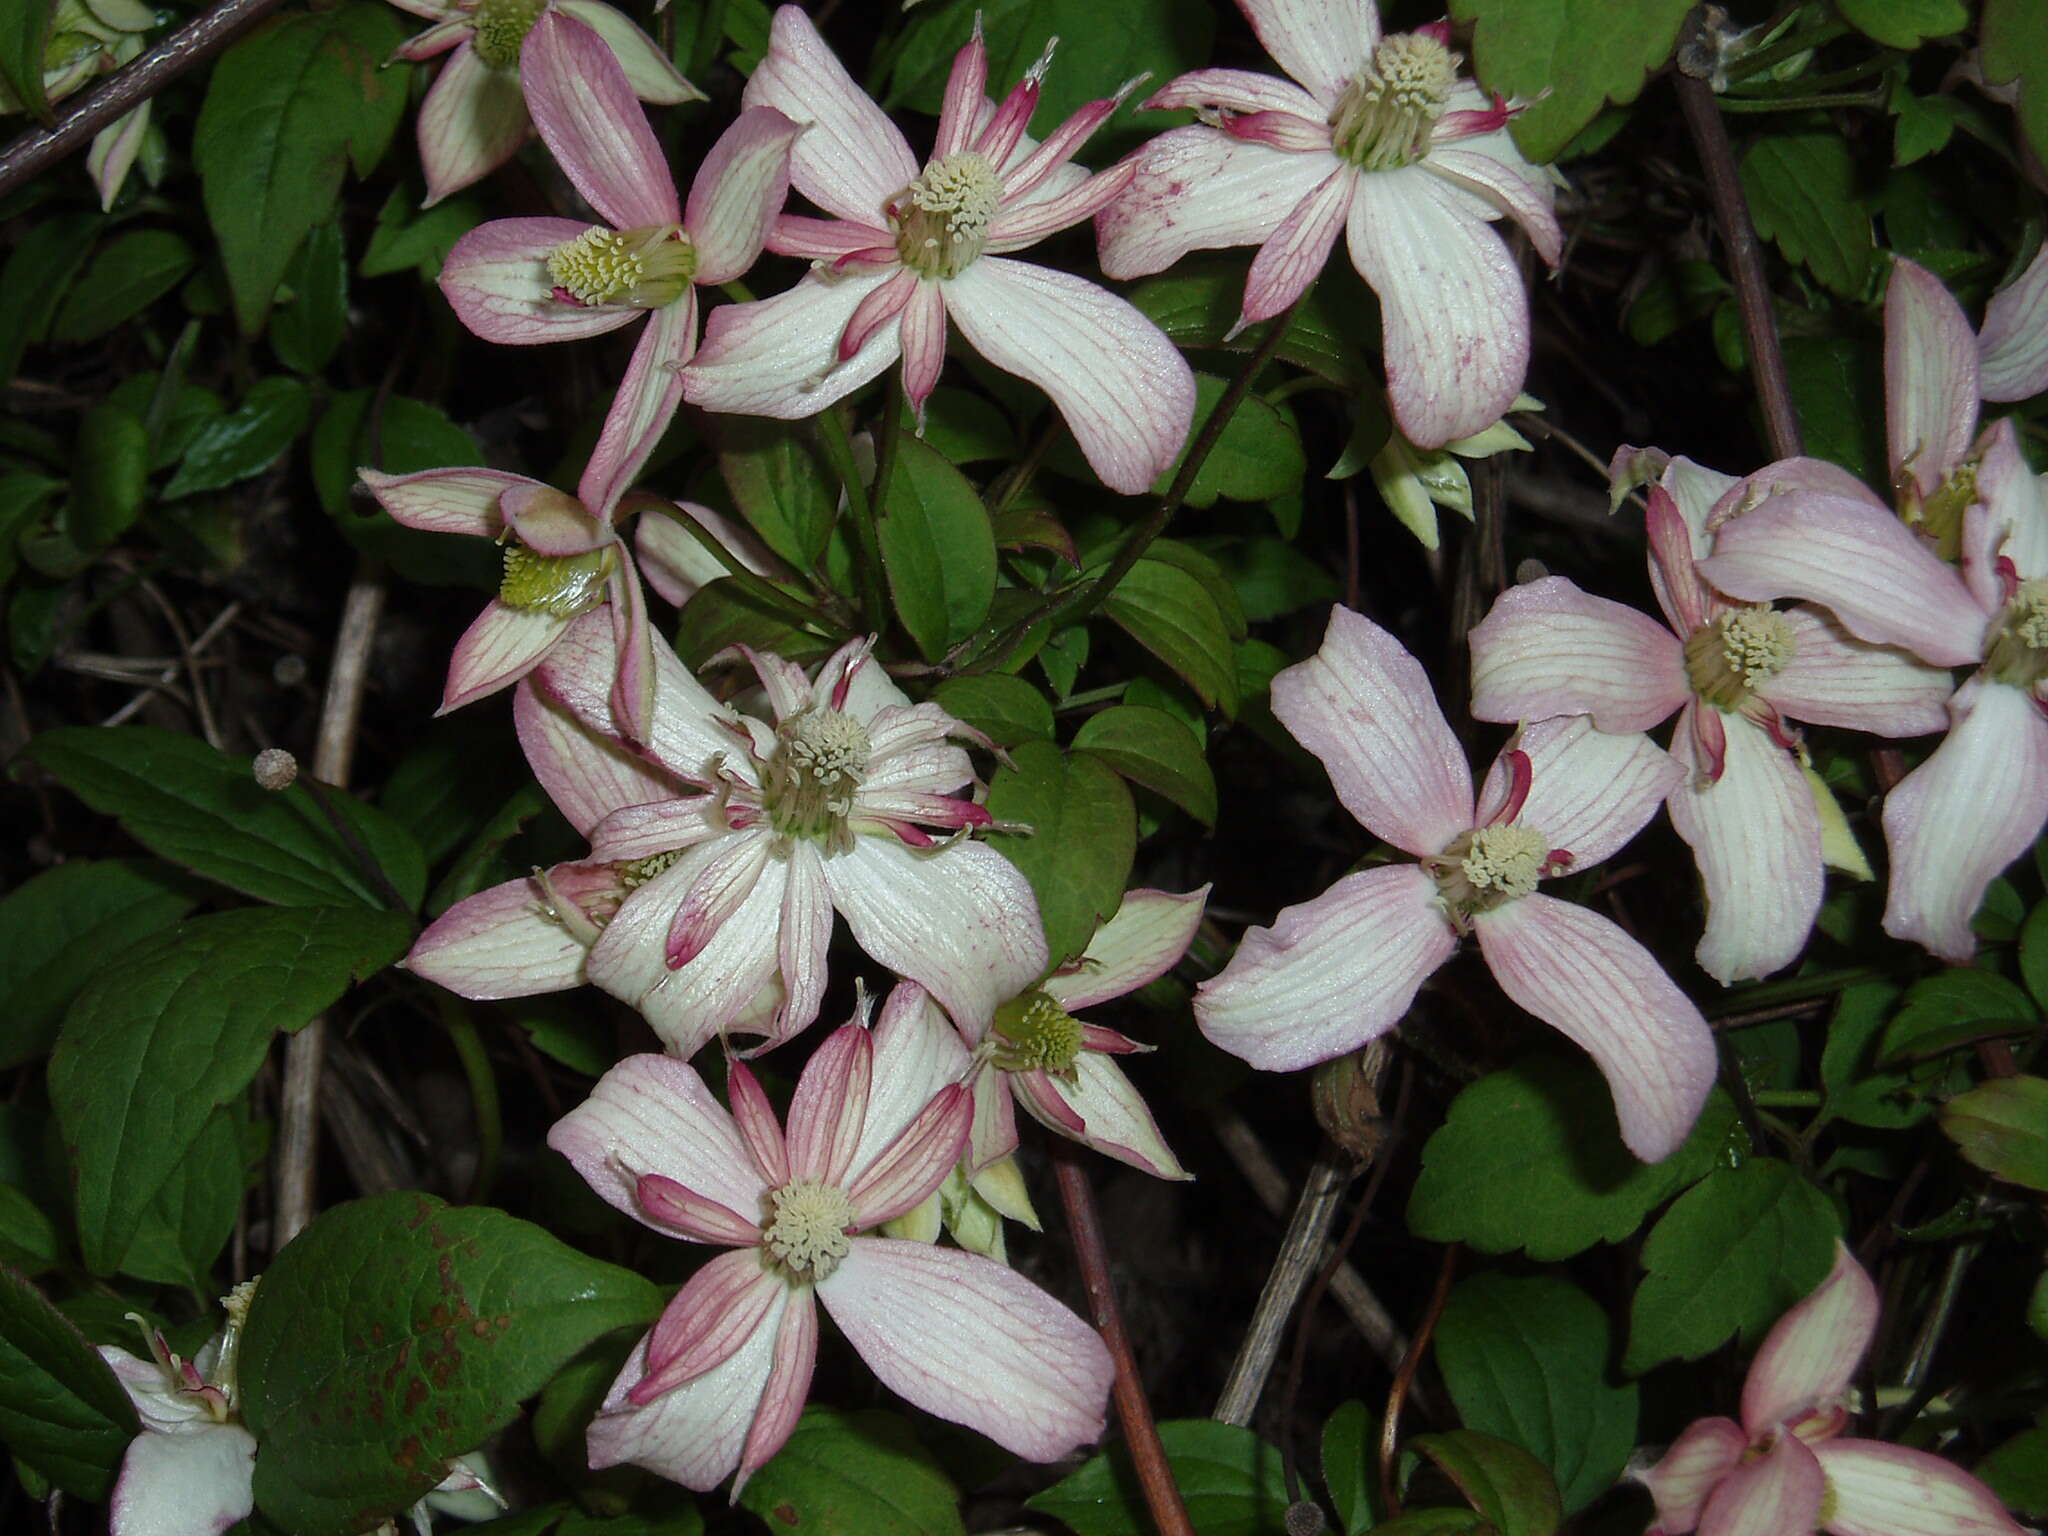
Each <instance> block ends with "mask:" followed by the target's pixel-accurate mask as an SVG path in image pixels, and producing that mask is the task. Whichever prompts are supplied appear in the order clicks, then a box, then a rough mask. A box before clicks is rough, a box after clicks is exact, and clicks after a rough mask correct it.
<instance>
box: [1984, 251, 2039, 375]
mask: <svg viewBox="0 0 2048 1536" xmlns="http://www.w3.org/2000/svg"><path fill="white" fill-rule="evenodd" d="M1977 363H1978V368H1979V382H1978V388H1979V389H1980V390H1981V391H1982V393H1983V396H1984V398H1985V399H1986V400H2026V399H2029V398H2031V397H2032V396H2034V395H2038V394H2040V393H2041V391H2042V390H2044V389H2048V250H2042V251H2037V252H2035V253H2034V259H2033V260H2032V261H2030V262H2028V263H2027V270H2026V271H2024V272H2022V273H2021V274H2020V275H2019V276H2018V277H2016V278H2014V279H2013V280H2012V282H2011V283H2009V284H2008V285H2007V286H2005V287H2003V288H2001V289H1999V290H1998V292H1996V293H1994V294H1993V295H1991V302H1990V303H1989V304H1987V305H1985V307H1984V329H1983V330H1981V331H1979V332H1978V333H1977Z"/></svg>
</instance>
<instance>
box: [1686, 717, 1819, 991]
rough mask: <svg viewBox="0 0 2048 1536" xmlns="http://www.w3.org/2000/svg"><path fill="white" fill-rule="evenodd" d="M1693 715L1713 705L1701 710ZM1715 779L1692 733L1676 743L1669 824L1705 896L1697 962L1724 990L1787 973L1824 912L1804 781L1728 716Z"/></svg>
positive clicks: (1788, 759)
mask: <svg viewBox="0 0 2048 1536" xmlns="http://www.w3.org/2000/svg"><path fill="white" fill-rule="evenodd" d="M1691 707H1692V708H1694V709H1707V708H1709V707H1711V706H1709V705H1706V704H1700V703H1695V704H1693V705H1692V706H1691ZM1721 723H1722V726H1723V727H1724V730H1725V741H1724V746H1723V748H1722V756H1721V774H1720V777H1719V778H1710V777H1709V775H1708V770H1707V765H1706V764H1705V763H1703V762H1701V761H1700V759H1699V756H1698V753H1697V750H1696V746H1695V743H1694V740H1693V733H1692V731H1690V730H1688V729H1686V728H1685V727H1684V726H1681V727H1680V728H1679V729H1678V730H1677V731H1674V732H1673V733H1672V736H1671V755H1672V756H1673V757H1674V758H1676V759H1677V760H1678V762H1679V764H1680V766H1681V767H1683V768H1684V770H1685V780H1684V782H1683V783H1682V784H1680V785H1679V786H1678V787H1677V788H1676V789H1674V790H1673V791H1672V793H1671V800H1670V807H1671V825H1672V826H1674V827H1676V828H1677V829H1678V835H1679V836H1680V837H1682V838H1684V839H1685V840H1686V843H1687V844H1688V845H1689V846H1690V847H1691V848H1692V853H1693V858H1694V860H1695V861H1697V863H1698V864H1699V871H1700V881H1701V883H1702V884H1704V885H1705V887H1706V892H1707V929H1706V933H1705V935H1704V936H1703V937H1702V938H1701V939H1700V946H1699V951H1698V953H1699V962H1700V969H1702V970H1704V971H1705V972H1706V973H1707V974H1708V975H1709V976H1711V977H1713V978H1714V980H1716V981H1718V982H1720V983H1721V985H1723V986H1724V987H1725V986H1727V985H1729V984H1730V983H1731V982H1737V981H1750V980H1754V979H1755V978H1757V977H1759V976H1768V975H1770V974H1771V972H1773V971H1776V970H1780V969H1782V968H1783V967H1785V966H1788V965H1790V964H1791V963H1792V962H1793V961H1794V960H1796V959H1797V958H1798V957H1799V953H1800V951H1801V950H1803V949H1804V948H1805V947H1806V938H1807V935H1808V934H1809V933H1811V932H1812V930H1813V920H1814V918H1815V917H1816V916H1818V915H1819V912H1820V898H1821V887H1822V884H1823V881H1822V870H1821V836H1820V833H1821V827H1820V813H1819V812H1818V811H1817V810H1816V809H1815V807H1814V802H1813V792H1812V791H1811V790H1809V789H1808V788H1807V787H1806V775H1805V774H1804V773H1802V772H1801V771H1800V768H1799V763H1798V760H1797V759H1796V758H1794V757H1793V755H1792V754H1791V753H1790V752H1788V751H1786V750H1785V749H1784V748H1783V747H1781V746H1779V745H1778V744H1777V743H1776V742H1774V741H1773V740H1771V737H1770V733H1769V732H1768V731H1766V730H1764V729H1763V728H1762V727H1761V726H1758V725H1754V724H1752V723H1751V722H1749V721H1748V720H1745V719H1743V718H1742V716H1740V715H1724V716H1722V717H1721Z"/></svg>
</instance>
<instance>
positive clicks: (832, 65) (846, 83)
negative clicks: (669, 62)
mask: <svg viewBox="0 0 2048 1536" xmlns="http://www.w3.org/2000/svg"><path fill="white" fill-rule="evenodd" d="M740 100H741V102H742V103H744V104H745V105H746V106H749V107H773V108H775V109H776V110H777V111H778V112H780V113H782V114H783V116H785V117H787V118H788V119H789V120H790V121H791V122H795V123H803V124H805V125H807V131H806V132H805V133H803V134H802V135H801V136H800V137H799V138H798V139H797V141H796V143H795V145H794V147H793V148H792V151H791V154H790V163H789V171H790V181H791V182H792V184H793V185H794V186H795V187H796V189H797V190H798V191H799V192H801V193H803V195H804V196H805V197H808V198H809V199H810V200H811V201H812V202H814V203H816V204H817V205H818V206H819V207H820V208H823V209H825V210H826V211H828V212H830V213H836V214H837V215H839V217H840V218H842V219H853V220H856V221H857V222H859V223H862V224H875V223H878V222H879V221H880V220H881V218H882V205H883V204H884V203H886V202H887V201H888V200H889V199H890V198H892V197H894V196H895V195H896V194H897V193H898V192H901V191H902V190H903V189H904V187H906V186H908V185H909V184H910V183H911V182H912V181H913V180H915V179H916V177H917V172H918V165H917V160H916V157H915V156H913V155H912V154H911V152H910V146H909V145H908V144H906V143H905V142H904V141H903V135H902V134H900V133H898V132H897V131H896V125H895V124H894V123H892V122H890V121H889V119H888V118H887V116H885V115H884V114H883V112H882V109H881V108H880V107H878V106H876V105H875V104H874V102H873V101H871V100H869V98H868V94H867V92H865V91H863V90H862V89H861V88H860V87H859V86H858V85H856V84H855V83H854V81H853V77H852V76H851V75H849V74H847V72H846V66H845V65H843V64H841V63H840V62H839V59H838V56H837V55H836V54H834V53H833V52H832V50H831V48H830V47H828V46H827V45H826V43H825V40H824V39H823V38H821V37H819V36H818V29H817V28H816V27H814V26H813V25H812V24H811V19H810V18H809V17H808V16H806V15H805V14H804V13H803V12H802V11H800V10H798V9H797V8H796V7H795V6H793V5H785V6H783V7H781V8H780V9H779V10H777V11H776V13H775V22H774V27H773V30H772V31H771V32H770V34H769V39H768V53H767V56H766V57H765V58H763V59H762V60H761V62H760V63H759V64H758V65H756V66H755V69H754V73H753V75H752V77H751V78H750V79H749V80H748V81H747V88H746V91H745V93H744V94H743V95H742V96H741V97H740Z"/></svg>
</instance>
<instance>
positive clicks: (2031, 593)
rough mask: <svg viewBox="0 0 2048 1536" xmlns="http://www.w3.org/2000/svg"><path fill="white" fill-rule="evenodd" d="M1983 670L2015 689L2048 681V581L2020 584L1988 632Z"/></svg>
mask: <svg viewBox="0 0 2048 1536" xmlns="http://www.w3.org/2000/svg"><path fill="white" fill-rule="evenodd" d="M1984 670H1985V671H1986V672H1987V673H1989V674H1990V676H1991V678H1992V679H1993V680H1994V681H1996V682H2001V683H2010V684H2012V686H2013V687H2015V688H2032V687H2033V686H2034V685H2035V684H2036V683H2039V682H2040V681H2041V680H2042V679H2043V678H2048V581H2023V582H2021V583H2020V588H2019V590H2018V591H2017V592H2015V593H2013V595H2012V601H2011V602H2009V603H2007V604H2006V605H2005V611H2004V612H2003V613H2001V614H1999V616H1998V621H1997V623H1996V625H1995V626H1994V627H1993V629H1992V631H1991V643H1990V645H1988V646H1987V647H1986V648H1985V652H1984Z"/></svg>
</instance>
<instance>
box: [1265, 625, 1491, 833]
mask: <svg viewBox="0 0 2048 1536" xmlns="http://www.w3.org/2000/svg"><path fill="white" fill-rule="evenodd" d="M1273 714H1274V715H1275V717H1276V718H1277V719H1278V720H1279V721H1280V723H1281V724H1282V725H1284V726H1286V727H1287V730H1288V732H1289V734H1291V735H1292V736H1293V737H1294V739H1295V740H1296V741H1298V742H1300V743H1301V744H1302V745H1303V746H1304V747H1307V748H1308V749H1309V751H1311V752H1313V753H1314V754H1315V755H1316V756H1317V757H1318V758H1320V759H1321V760H1322V764H1323V767H1324V768H1326V769H1328V770H1329V774H1330V782H1331V784H1332V785H1334V786H1335V787H1336V790H1337V798H1338V799H1339V800H1341V801H1342V802H1343V803H1344V809H1345V810H1347V811H1349V812H1350V813H1351V814H1352V815H1353V816H1355V817H1357V818H1358V821H1359V823H1360V825H1362V826H1363V827H1365V829H1366V830H1367V831H1369V832H1372V833H1375V834H1376V835H1378V836H1380V837H1384V838H1385V839H1386V840H1387V841H1388V842H1390V843H1392V844H1393V845H1394V846H1395V847H1396V848H1401V849H1405V850H1406V851H1407V852H1409V853H1412V854H1416V855H1417V856H1419V857H1427V856H1428V855H1430V854H1434V853H1439V852H1441V851H1442V850H1443V848H1444V847H1445V845H1446V844H1448V843H1449V842H1451V840H1452V839H1454V838H1456V837H1458V836H1460V835H1462V834H1463V833H1464V832H1465V831H1466V830H1467V829H1469V828H1470V827H1471V825H1472V770H1471V769H1470V768H1469V767H1468V766H1467V765H1466V762H1465V753H1464V749H1463V748H1461V747H1460V746H1459V745H1458V740H1457V738H1456V737H1455V736H1453V735H1452V734H1451V728H1450V725H1449V724H1448V723H1447V722H1446V721H1445V719H1444V715H1443V711H1442V710H1441V709H1439V708H1438V707H1437V702H1436V691H1435V690H1434V689H1433V688H1432V687H1431V686H1430V681H1429V674H1428V673H1427V672H1425V671H1423V670H1422V665H1421V663H1420V662H1418V661H1416V659H1415V658H1414V657H1413V656H1410V655H1409V654H1408V652H1407V651H1405V650H1403V649H1402V647H1401V643H1400V641H1398V640H1396V639H1395V638H1394V637H1393V636H1392V635H1390V634H1388V633H1387V632H1386V631H1385V630H1383V629H1381V628H1380V627H1379V625H1377V624H1375V623H1373V622H1372V620H1370V619H1368V618H1366V617H1365V616H1364V615H1363V614H1359V613H1353V612H1352V611H1351V610H1350V609H1349V608H1345V607H1342V606H1339V607H1336V608H1333V609H1331V610H1330V625H1329V628H1328V630H1326V631H1325V632H1324V635H1323V643H1322V647H1321V649H1319V650H1318V651H1317V652H1316V653H1315V655H1313V656H1311V657H1310V658H1309V659H1308V660H1306V661H1303V662H1299V663H1297V664H1296V665H1294V666H1291V667H1289V668H1287V670H1286V671H1284V672H1282V673H1280V674H1279V675H1278V676H1277V677H1275V678H1274V679H1273Z"/></svg>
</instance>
